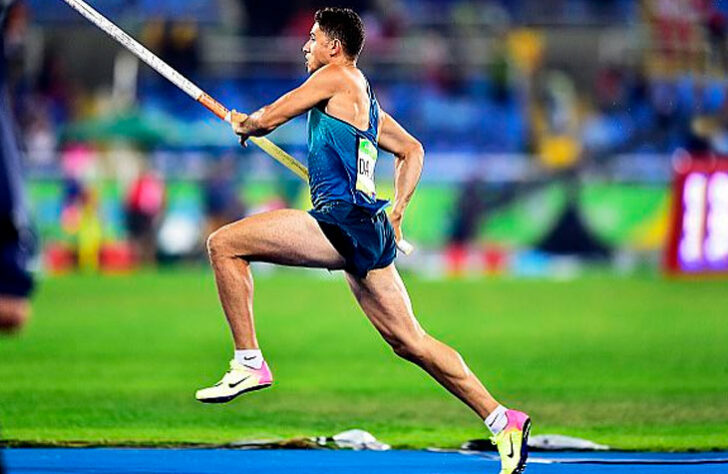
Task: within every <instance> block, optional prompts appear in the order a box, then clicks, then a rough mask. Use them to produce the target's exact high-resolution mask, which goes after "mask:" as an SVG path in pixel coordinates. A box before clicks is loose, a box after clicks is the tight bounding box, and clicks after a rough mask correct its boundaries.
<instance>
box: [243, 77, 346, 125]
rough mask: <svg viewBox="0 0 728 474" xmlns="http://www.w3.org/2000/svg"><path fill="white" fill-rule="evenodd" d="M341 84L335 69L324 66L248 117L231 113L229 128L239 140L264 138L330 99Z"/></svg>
mask: <svg viewBox="0 0 728 474" xmlns="http://www.w3.org/2000/svg"><path fill="white" fill-rule="evenodd" d="M340 84H341V76H340V75H339V72H338V69H337V67H336V66H324V67H322V68H321V69H319V70H318V71H316V72H314V73H313V74H311V76H310V77H309V78H308V79H307V80H306V82H304V83H303V84H301V85H300V86H298V87H297V88H295V89H293V90H292V91H290V92H287V93H286V94H284V95H282V96H281V97H280V98H279V99H278V100H276V101H275V102H273V103H272V104H270V105H266V106H265V107H262V108H260V109H258V110H256V111H255V112H253V113H252V114H250V115H245V114H240V113H237V112H233V116H232V126H233V130H234V131H235V133H237V134H238V135H240V136H241V137H244V138H247V137H250V136H254V137H259V136H262V135H267V134H269V133H270V132H272V131H273V130H275V129H276V128H278V127H279V126H281V125H283V124H284V123H286V122H288V121H289V120H291V119H292V118H293V117H296V116H298V115H301V114H302V113H304V112H306V111H307V110H309V109H311V108H312V107H313V106H315V105H316V104H318V103H319V102H322V101H325V100H328V99H330V98H331V97H332V96H333V95H334V94H335V93H336V91H337V88H338V87H339V86H340Z"/></svg>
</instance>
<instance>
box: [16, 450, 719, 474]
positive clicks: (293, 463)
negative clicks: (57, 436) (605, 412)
mask: <svg viewBox="0 0 728 474" xmlns="http://www.w3.org/2000/svg"><path fill="white" fill-rule="evenodd" d="M3 455H4V458H5V463H6V468H7V470H8V474H12V473H35V472H37V473H46V474H47V473H79V474H84V473H112V472H113V473H152V472H153V473H167V472H170V473H171V472H174V473H185V474H191V473H230V472H244V473H246V474H254V473H268V474H279V473H296V474H308V473H317V474H318V473H322V472H325V473H344V474H346V473H357V474H359V473H378V474H380V473H381V474H394V473H397V474H415V473H416V474H439V473H442V474H445V473H447V474H460V473H497V472H498V468H499V465H498V463H497V461H495V460H493V459H489V458H488V456H484V455H463V454H458V453H431V452H425V451H387V452H372V451H365V452H355V451H323V450H322V451H318V450H316V451H311V450H309V451H298V450H286V451H282V450H276V451H260V450H255V451H240V450H227V449H124V448H86V449H83V448H58V449H30V448H28V449H8V450H5V451H4V453H3ZM725 458H728V453H707V454H706V453H701V454H653V453H597V454H594V453H586V454H584V453H566V454H565V453H549V454H543V453H533V454H532V459H533V462H529V465H528V469H527V470H526V472H527V473H528V474H538V473H557V472H558V473H577V472H578V473H586V474H599V473H622V472H640V473H648V474H649V473H685V474H692V473H711V474H712V473H728V464H717V463H716V464H710V463H705V464H644V463H645V462H648V463H649V462H651V461H655V462H673V463H675V462H676V463H693V462H696V461H699V460H701V459H702V460H706V461H708V462H715V461H717V460H718V459H725ZM580 459H581V460H584V459H587V460H591V461H589V463H578V461H579V460H580ZM556 460H558V461H561V462H558V463H552V462H553V461H556ZM575 461H576V463H575ZM615 461H616V462H622V461H626V462H627V463H620V464H592V463H591V462H615ZM630 463H635V464H630ZM639 463H642V464H639Z"/></svg>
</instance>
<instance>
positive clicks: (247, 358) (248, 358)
mask: <svg viewBox="0 0 728 474" xmlns="http://www.w3.org/2000/svg"><path fill="white" fill-rule="evenodd" d="M255 358H256V357H255V356H253V357H243V360H253V359H255Z"/></svg>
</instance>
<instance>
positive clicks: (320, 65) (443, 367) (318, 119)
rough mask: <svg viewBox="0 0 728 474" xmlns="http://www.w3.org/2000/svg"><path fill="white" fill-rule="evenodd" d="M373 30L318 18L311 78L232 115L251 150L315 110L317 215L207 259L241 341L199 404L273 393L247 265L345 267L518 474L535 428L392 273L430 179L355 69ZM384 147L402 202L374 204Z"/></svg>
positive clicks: (391, 331)
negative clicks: (408, 213)
mask: <svg viewBox="0 0 728 474" xmlns="http://www.w3.org/2000/svg"><path fill="white" fill-rule="evenodd" d="M363 44H364V27H363V25H362V22H361V19H360V18H359V16H358V15H357V14H356V13H354V12H353V11H352V10H349V9H340V8H326V9H323V10H319V11H318V12H316V15H315V23H314V25H313V28H312V29H311V34H310V37H309V39H308V41H307V42H306V44H305V45H304V46H303V53H304V54H305V58H306V68H307V70H308V72H309V74H310V77H309V78H308V80H306V82H304V83H303V84H302V85H301V86H300V87H298V88H296V89H294V90H292V91H290V92H288V93H287V94H285V95H283V96H282V97H281V98H279V99H278V100H276V101H275V102H273V103H272V104H271V105H268V106H265V107H263V108H261V109H260V110H258V111H256V112H255V113H253V114H251V115H245V114H239V113H234V114H233V120H232V123H233V129H234V131H235V133H237V134H238V135H239V136H240V142H241V143H242V144H244V143H245V141H246V140H247V138H248V137H250V136H262V135H266V134H268V133H270V132H271V131H272V130H274V129H275V128H276V127H279V126H280V125H282V124H284V123H285V122H287V121H288V120H290V119H292V118H293V117H296V116H297V115H300V114H302V113H304V112H308V150H309V155H308V164H309V173H310V186H311V198H312V201H313V206H314V208H313V210H311V211H309V212H304V211H299V210H293V209H286V210H278V211H272V212H266V213H262V214H257V215H254V216H251V217H248V218H245V219H242V220H240V221H238V222H235V223H233V224H230V225H227V226H225V227H222V228H221V229H219V230H217V231H216V232H215V233H213V234H212V235H211V236H210V238H209V240H208V250H209V254H210V260H211V263H212V267H213V270H214V272H215V280H216V282H217V288H218V292H219V295H220V302H221V303H222V307H223V310H224V312H225V316H226V317H227V320H228V323H229V325H230V329H231V331H232V335H233V339H234V342H235V355H234V358H233V360H232V361H231V362H230V370H229V371H228V372H227V373H226V374H225V375H224V376H223V378H222V380H221V381H220V382H218V383H217V384H215V385H214V386H212V387H209V388H205V389H202V390H199V391H198V392H197V394H196V397H197V399H198V400H200V401H202V402H208V403H219V402H227V401H229V400H232V399H233V398H235V397H236V396H238V395H240V394H242V393H245V392H249V391H252V390H258V389H261V388H265V387H268V386H270V385H271V384H272V383H273V377H272V375H271V372H270V369H269V368H268V365H267V364H266V362H265V360H264V359H263V356H262V354H261V351H260V349H259V346H258V341H257V340H256V336H255V328H254V323H253V277H252V274H251V272H250V262H253V261H264V262H271V263H276V264H281V265H293V266H302V267H316V268H327V269H330V270H344V271H345V275H346V279H347V281H348V283H349V286H350V287H351V290H352V292H353V293H354V296H355V297H356V299H357V301H358V302H359V305H360V306H361V308H362V310H364V313H365V314H366V315H367V317H368V318H369V320H370V321H371V322H372V324H373V325H374V326H375V327H376V329H377V330H378V331H379V332H380V334H381V335H382V337H383V338H384V339H385V340H386V341H387V342H388V343H389V344H390V345H391V346H392V348H393V349H394V352H396V353H397V354H398V355H399V356H400V357H403V358H404V359H406V360H409V361H411V362H413V363H415V364H417V365H418V366H420V367H421V368H423V369H424V370H425V371H427V373H429V374H430V375H431V376H432V377H433V378H435V380H437V381H438V382H439V383H440V384H442V386H444V387H445V388H446V389H447V390H449V391H450V392H451V393H452V394H453V395H455V396H456V397H458V398H459V399H460V400H462V401H463V402H464V403H465V404H467V405H468V406H469V407H470V408H471V409H472V410H473V411H475V412H476V413H477V414H478V415H479V416H480V417H481V419H483V420H484V421H485V423H486V425H487V426H488V428H489V429H490V430H491V432H492V433H493V438H492V439H493V441H494V443H495V444H496V445H497V446H498V450H499V452H500V455H501V464H502V470H501V473H514V472H521V471H522V470H523V469H524V468H525V462H526V457H527V445H526V442H527V440H528V433H529V428H530V420H529V418H528V416H527V415H526V414H525V413H522V412H519V411H516V410H508V409H506V408H505V407H503V406H502V405H500V404H499V403H498V402H497V401H496V400H495V399H494V398H493V397H492V396H491V395H490V394H489V393H488V391H487V390H486V389H485V387H484V386H483V384H482V383H481V382H480V381H479V380H478V379H477V378H476V377H475V375H473V374H472V373H471V372H470V370H469V369H468V367H467V366H466V365H465V363H464V362H463V360H462V358H461V357H460V355H459V354H458V353H457V352H455V351H454V350H453V349H451V348H450V347H448V346H446V345H445V344H443V343H442V342H439V341H438V340H436V339H434V338H433V337H431V336H429V335H428V334H427V333H426V332H425V331H424V330H423V329H422V327H421V326H420V325H419V323H418V322H417V320H416V319H415V316H414V314H413V312H412V306H411V304H410V300H409V296H408V295H407V290H406V289H405V287H404V284H403V283H402V280H401V278H400V276H399V274H398V273H397V269H396V268H395V266H394V263H393V262H394V258H395V256H396V243H397V242H398V241H399V240H400V239H402V219H403V217H404V213H405V209H406V208H407V204H408V203H409V201H410V199H411V198H412V194H413V193H414V190H415V187H416V185H417V182H418V181H419V178H420V173H421V171H422V164H423V159H424V150H423V148H422V145H421V144H420V143H419V142H418V141H417V140H416V139H415V138H414V137H412V136H411V135H410V134H409V133H407V131H406V130H405V129H404V128H402V127H401V126H400V125H399V124H398V123H397V122H396V121H395V120H394V119H393V118H392V117H391V116H389V115H388V114H386V113H385V112H384V111H382V110H381V109H380V108H379V105H378V103H377V100H376V98H375V97H374V92H373V91H372V90H371V89H370V87H369V83H368V82H367V80H366V78H365V77H364V75H363V74H362V72H361V71H360V70H359V69H358V68H357V66H356V62H357V58H358V56H359V53H360V52H361V49H362V46H363ZM377 148H381V149H383V150H386V151H389V152H391V153H392V154H393V155H394V156H395V160H396V161H395V178H394V179H395V198H394V205H393V207H392V210H391V212H390V214H389V218H387V215H386V213H385V212H384V208H385V207H386V206H387V204H388V202H387V201H383V200H379V199H376V195H375V189H374V165H375V164H376V160H377Z"/></svg>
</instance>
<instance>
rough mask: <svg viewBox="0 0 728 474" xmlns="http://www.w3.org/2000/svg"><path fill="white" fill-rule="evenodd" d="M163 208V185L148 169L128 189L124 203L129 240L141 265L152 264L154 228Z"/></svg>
mask: <svg viewBox="0 0 728 474" xmlns="http://www.w3.org/2000/svg"><path fill="white" fill-rule="evenodd" d="M164 205H165V186H164V181H163V180H162V178H161V177H159V176H158V175H157V173H155V172H154V171H152V170H150V169H147V170H144V171H142V172H141V173H140V174H139V176H137V178H136V179H135V180H134V181H133V182H132V184H131V186H130V187H129V190H128V192H127V194H126V199H125V203H124V211H125V214H126V226H127V231H128V232H129V239H130V241H131V244H132V248H133V249H134V253H135V255H136V257H137V259H138V261H140V262H142V263H145V264H151V263H154V262H155V258H156V253H157V245H156V235H157V226H158V225H159V220H160V218H161V217H162V212H163V211H164Z"/></svg>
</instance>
